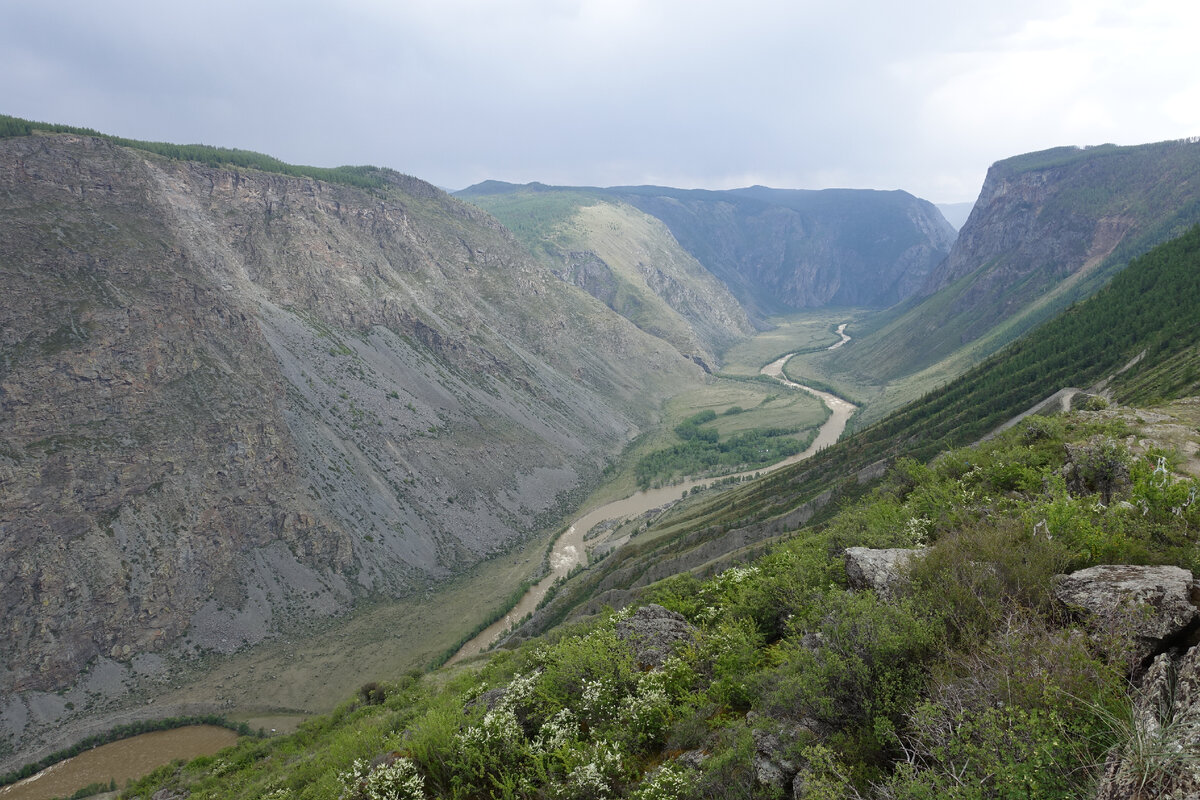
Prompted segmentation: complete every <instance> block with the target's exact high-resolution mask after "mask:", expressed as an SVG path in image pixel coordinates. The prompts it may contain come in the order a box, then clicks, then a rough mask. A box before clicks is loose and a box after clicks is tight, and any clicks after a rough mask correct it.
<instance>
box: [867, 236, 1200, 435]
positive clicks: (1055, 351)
mask: <svg viewBox="0 0 1200 800" xmlns="http://www.w3.org/2000/svg"><path fill="white" fill-rule="evenodd" d="M1198 308H1200V226H1197V227H1195V228H1192V229H1191V230H1190V231H1188V232H1187V233H1186V234H1184V235H1183V236H1180V237H1179V238H1177V239H1174V240H1172V241H1170V242H1168V243H1166V244H1164V245H1161V246H1159V247H1157V248H1155V249H1154V250H1152V251H1150V252H1149V253H1147V254H1145V255H1144V256H1142V257H1140V258H1137V259H1134V260H1133V261H1132V262H1130V264H1129V266H1128V267H1127V268H1126V269H1125V270H1123V271H1122V272H1121V273H1120V274H1118V275H1117V276H1116V277H1115V278H1113V280H1112V282H1111V283H1110V284H1109V285H1108V286H1107V287H1105V288H1104V289H1103V290H1101V291H1100V292H1099V293H1098V294H1096V295H1095V296H1094V297H1092V298H1090V299H1089V300H1087V301H1085V302H1083V303H1080V304H1079V305H1077V306H1074V307H1072V308H1071V309H1069V310H1068V311H1067V312H1065V313H1064V314H1062V315H1061V316H1059V317H1057V318H1055V319H1054V320H1051V321H1050V322H1048V323H1046V324H1045V325H1043V326H1042V327H1040V328H1038V329H1037V330H1035V331H1033V332H1032V333H1030V334H1029V335H1028V336H1026V337H1025V338H1023V339H1021V340H1020V341H1018V342H1016V343H1014V344H1013V345H1011V346H1010V347H1008V348H1007V349H1005V350H1004V351H1002V352H1000V353H998V354H996V355H995V356H992V357H991V358H989V359H987V360H986V361H985V362H983V363H982V364H980V365H979V366H977V367H975V368H974V369H972V370H971V371H970V372H968V373H967V374H965V375H963V376H962V377H961V378H959V379H957V380H955V381H954V382H953V383H951V384H950V385H949V386H947V387H945V388H944V389H942V390H940V391H937V392H933V393H931V394H930V395H928V396H927V397H925V398H923V399H922V400H921V401H920V402H917V403H914V404H912V405H910V406H908V407H907V408H905V409H902V410H901V411H900V412H898V413H896V414H894V415H892V416H891V417H889V418H888V419H887V420H885V421H884V422H881V423H880V424H878V425H876V426H874V427H872V428H869V429H867V430H866V431H863V432H862V433H861V434H859V435H857V436H855V437H854V439H855V442H856V445H855V446H856V447H858V448H870V446H871V444H872V443H883V442H887V441H894V440H896V439H897V437H904V439H905V440H906V441H905V448H906V450H908V452H909V454H910V455H912V456H913V457H914V458H917V459H925V458H929V457H931V456H932V455H934V454H935V453H937V452H938V451H940V450H943V449H945V448H946V447H948V446H953V445H957V444H962V443H964V442H968V441H971V440H973V439H976V438H978V437H979V436H982V435H983V434H984V433H986V432H987V431H989V430H991V429H992V428H993V427H995V426H996V425H997V424H999V423H1001V422H1003V421H1004V420H1006V419H1008V418H1009V417H1012V416H1013V415H1015V414H1016V413H1019V412H1020V411H1022V410H1024V409H1026V408H1028V407H1030V406H1032V405H1033V404H1035V403H1036V402H1038V401H1039V400H1041V399H1043V398H1045V397H1048V396H1049V395H1051V394H1053V393H1054V392H1055V391H1057V390H1058V389H1060V388H1063V387H1065V386H1077V387H1087V386H1090V385H1091V384H1093V383H1095V382H1097V381H1099V380H1102V379H1103V378H1105V377H1106V376H1108V375H1112V374H1114V373H1116V372H1117V371H1118V370H1120V369H1121V367H1122V366H1124V365H1125V364H1126V363H1128V362H1129V361H1131V360H1132V359H1133V358H1134V357H1136V356H1138V355H1140V354H1141V353H1143V352H1144V353H1145V356H1144V357H1143V358H1142V360H1141V361H1140V362H1138V363H1137V364H1136V365H1135V366H1133V367H1132V368H1130V369H1129V370H1128V371H1127V372H1125V373H1122V374H1121V375H1119V376H1117V377H1116V378H1115V380H1114V383H1113V386H1112V389H1113V391H1114V393H1115V395H1116V397H1117V398H1118V399H1120V400H1127V401H1128V400H1136V401H1138V402H1147V401H1162V400H1166V399H1170V398H1174V397H1181V396H1185V395H1188V394H1195V393H1197V392H1198V391H1200V370H1198V369H1197V364H1196V360H1197V359H1196V350H1197V347H1200V325H1197V324H1196V309H1198ZM1168 363H1169V364H1170V366H1171V372H1170V374H1166V371H1165V370H1164V367H1166V366H1167V364H1168ZM1185 365H1188V366H1185ZM1180 367H1183V368H1180ZM1176 369H1178V371H1175V370H1176ZM1150 375H1154V376H1157V378H1158V379H1159V380H1155V381H1152V382H1147V381H1146V380H1145V379H1144V378H1143V377H1142V376H1150Z"/></svg>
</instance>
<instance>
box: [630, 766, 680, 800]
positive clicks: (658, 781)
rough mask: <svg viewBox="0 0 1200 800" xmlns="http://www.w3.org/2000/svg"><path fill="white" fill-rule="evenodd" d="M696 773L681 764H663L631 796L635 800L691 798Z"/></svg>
mask: <svg viewBox="0 0 1200 800" xmlns="http://www.w3.org/2000/svg"><path fill="white" fill-rule="evenodd" d="M695 786H696V773H695V772H694V771H693V770H690V769H688V768H687V767H683V766H680V765H679V764H670V763H668V764H663V765H662V766H661V767H659V768H658V769H656V770H654V771H653V772H651V773H649V774H648V775H646V777H645V778H644V779H643V780H642V782H641V783H640V784H639V785H638V787H637V788H636V789H634V790H633V792H632V793H631V794H630V797H632V798H633V799H634V800H680V799H681V798H684V797H689V796H691V794H692V792H693V790H694V789H695Z"/></svg>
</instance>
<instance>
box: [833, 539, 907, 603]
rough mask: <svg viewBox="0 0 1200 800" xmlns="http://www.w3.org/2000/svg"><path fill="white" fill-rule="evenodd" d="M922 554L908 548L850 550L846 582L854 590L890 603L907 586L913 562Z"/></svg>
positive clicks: (852, 548)
mask: <svg viewBox="0 0 1200 800" xmlns="http://www.w3.org/2000/svg"><path fill="white" fill-rule="evenodd" d="M921 552H922V551H920V550H913V549H904V548H893V549H889V550H874V549H871V548H869V547H849V548H847V549H846V579H847V580H848V581H849V582H850V588H851V589H857V590H860V591H862V590H866V589H871V590H874V592H875V594H877V595H878V596H879V597H880V599H884V600H889V599H891V598H893V597H894V596H895V595H896V593H897V592H898V591H899V590H900V588H901V587H902V586H903V584H904V581H905V577H904V572H905V570H906V569H907V567H908V565H909V562H910V561H911V560H912V559H913V558H914V557H916V556H919V554H920V553H921Z"/></svg>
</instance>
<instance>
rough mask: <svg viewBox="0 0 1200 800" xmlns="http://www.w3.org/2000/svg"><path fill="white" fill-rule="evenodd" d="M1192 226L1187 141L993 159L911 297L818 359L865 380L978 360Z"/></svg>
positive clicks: (1199, 186)
mask: <svg viewBox="0 0 1200 800" xmlns="http://www.w3.org/2000/svg"><path fill="white" fill-rule="evenodd" d="M1197 221H1200V142H1198V141H1190V140H1186V141H1176V142H1163V143H1159V144H1148V145H1140V146H1136V147H1117V146H1115V145H1103V146H1100V147H1092V148H1083V149H1081V148H1075V147H1064V148H1056V149H1053V150H1046V151H1043V152H1039V153H1030V154H1028V155H1023V156H1017V157H1015V158H1010V159H1006V160H1004V161H1000V162H998V163H996V164H995V165H993V166H992V168H991V169H990V170H989V171H988V175H987V178H986V180H985V181H984V185H983V188H982V190H981V192H980V195H979V200H978V201H977V202H976V203H975V206H974V208H973V210H972V211H971V215H970V217H969V218H968V220H967V222H966V224H965V225H964V226H963V228H962V230H961V232H960V233H959V236H958V239H957V241H956V242H955V244H954V248H953V250H952V251H951V252H950V255H949V256H948V257H947V258H946V259H945V261H944V262H942V263H941V264H939V265H938V266H937V268H936V269H934V270H933V271H932V272H930V274H929V275H928V276H927V277H926V279H925V281H924V283H923V285H922V286H921V287H920V291H919V292H918V293H917V294H918V299H917V300H914V301H913V302H912V303H911V304H909V305H907V306H905V307H902V308H899V309H897V311H896V313H895V314H894V315H893V317H892V319H891V320H890V321H887V324H885V325H881V326H880V327H879V328H878V329H877V330H876V331H874V332H873V333H871V334H870V335H867V336H862V337H860V338H859V339H857V340H856V341H855V344H854V346H853V347H847V348H845V349H844V350H842V351H840V352H838V353H836V354H832V355H831V356H830V357H829V358H828V360H829V361H830V362H832V363H834V364H835V365H836V364H839V363H840V364H841V365H842V366H843V367H844V368H846V369H850V370H852V371H854V372H856V373H858V374H859V375H861V376H865V378H866V379H868V380H871V381H875V382H879V381H887V380H891V379H894V378H896V377H899V376H903V375H907V374H911V373H914V372H917V371H919V370H922V369H925V368H927V367H929V366H930V365H932V364H934V363H936V362H938V361H940V360H942V359H945V358H947V357H949V356H951V355H952V354H953V353H955V351H958V350H960V349H961V348H963V347H965V346H968V345H970V346H971V348H972V351H973V352H972V356H971V359H970V360H971V361H972V362H973V361H978V360H979V359H981V358H983V357H984V356H986V355H988V354H989V353H991V352H994V351H995V350H996V349H997V348H999V347H1001V346H1003V345H1004V344H1006V343H1007V342H1009V341H1012V340H1013V339H1014V338H1016V337H1017V336H1018V335H1020V334H1021V333H1022V332H1024V331H1026V330H1029V329H1030V328H1031V327H1033V326H1034V325H1036V324H1038V323H1039V322H1042V321H1044V320H1046V319H1049V318H1050V317H1051V316H1053V315H1054V314H1055V313H1057V312H1058V311H1060V310H1062V309H1063V308H1065V307H1066V306H1067V305H1069V304H1070V303H1071V302H1074V301H1076V300H1079V299H1082V298H1085V297H1087V296H1089V295H1091V294H1092V293H1094V292H1095V291H1096V289H1098V288H1099V287H1100V286H1102V285H1104V283H1105V282H1107V281H1108V280H1109V279H1110V278H1111V277H1112V275H1113V274H1114V273H1115V272H1116V271H1118V270H1120V269H1121V268H1122V267H1124V265H1125V264H1126V263H1127V262H1128V261H1129V259H1130V258H1132V257H1134V256H1137V255H1139V254H1140V253H1143V252H1145V251H1146V250H1148V249H1150V248H1151V247H1153V246H1154V245H1156V244H1158V243H1160V242H1163V241H1165V240H1167V239H1170V238H1172V237H1174V236H1178V235H1179V234H1181V233H1182V232H1183V231H1184V230H1186V229H1187V228H1188V227H1190V226H1191V225H1192V224H1194V223H1196V222H1197ZM834 368H835V369H836V368H837V367H836V366H835V367H834Z"/></svg>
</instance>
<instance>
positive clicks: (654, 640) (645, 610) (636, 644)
mask: <svg viewBox="0 0 1200 800" xmlns="http://www.w3.org/2000/svg"><path fill="white" fill-rule="evenodd" d="M617 638H618V639H620V640H621V641H623V642H627V643H628V644H629V646H630V647H631V648H633V657H634V660H635V661H636V662H637V664H638V666H639V667H641V668H642V669H655V668H657V667H661V666H662V665H663V662H664V661H666V659H667V657H668V656H669V655H671V653H673V652H674V651H675V648H676V647H678V646H679V645H680V644H681V643H683V642H690V641H692V640H694V639H695V638H696V628H695V627H694V626H693V625H692V624H691V623H689V622H688V621H687V620H686V619H684V617H683V615H682V614H677V613H676V612H674V611H668V610H667V609H665V608H663V607H662V606H660V605H656V604H654V603H651V604H650V605H647V606H642V607H641V608H639V609H638V610H637V611H635V612H633V614H631V615H630V616H628V617H626V618H625V619H623V620H621V621H620V622H618V623H617Z"/></svg>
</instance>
